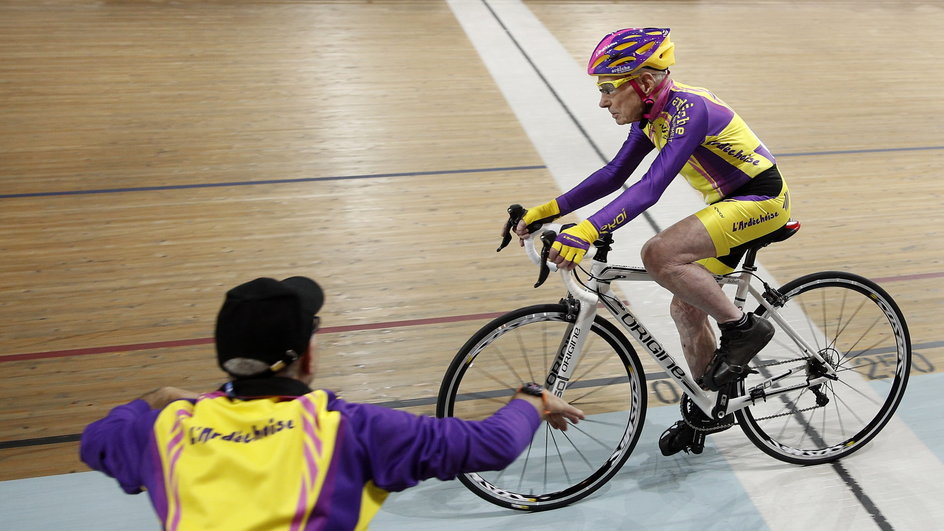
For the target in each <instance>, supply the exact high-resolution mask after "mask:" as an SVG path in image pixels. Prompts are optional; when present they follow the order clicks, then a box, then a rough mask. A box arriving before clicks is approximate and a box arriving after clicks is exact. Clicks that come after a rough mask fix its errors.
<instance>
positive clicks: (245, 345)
mask: <svg viewBox="0 0 944 531" xmlns="http://www.w3.org/2000/svg"><path fill="white" fill-rule="evenodd" d="M323 304H324V292H323V291H322V290H321V287H320V286H318V284H317V283H316V282H315V281H314V280H312V279H310V278H307V277H291V278H286V279H285V280H281V281H279V280H275V279H274V278H264V277H263V278H257V279H255V280H253V281H250V282H246V283H245V284H240V285H239V286H236V287H235V288H233V289H231V290H229V291H228V292H226V300H224V301H223V307H222V308H220V313H219V315H217V318H216V356H217V360H218V362H219V364H220V367H221V368H222V369H223V370H224V371H226V372H227V373H229V374H230V375H232V376H234V377H236V378H240V377H248V376H260V375H266V374H271V373H274V372H277V371H278V370H279V369H281V368H282V367H285V366H286V365H288V364H289V363H291V362H293V361H295V360H297V359H298V358H299V357H301V356H302V355H303V354H304V353H305V351H306V350H307V349H308V344H309V342H310V341H311V335H312V334H313V333H314V332H315V328H316V327H315V324H314V321H315V314H317V313H318V310H320V309H321V306H322V305H323Z"/></svg>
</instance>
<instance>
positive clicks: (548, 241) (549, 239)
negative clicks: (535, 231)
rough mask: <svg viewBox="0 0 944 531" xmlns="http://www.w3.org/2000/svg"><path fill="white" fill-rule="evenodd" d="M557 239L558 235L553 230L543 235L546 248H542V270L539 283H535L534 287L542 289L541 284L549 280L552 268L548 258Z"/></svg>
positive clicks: (542, 238) (542, 240)
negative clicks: (548, 263)
mask: <svg viewBox="0 0 944 531" xmlns="http://www.w3.org/2000/svg"><path fill="white" fill-rule="evenodd" d="M556 239H557V233H556V232H554V231H552V230H546V231H544V232H543V233H541V242H542V243H543V244H544V246H543V247H542V248H541V270H540V272H539V273H538V281H537V282H535V284H534V287H536V288H537V287H540V286H541V284H544V281H545V280H547V277H548V275H550V274H551V268H550V267H549V266H548V265H547V256H548V254H550V252H551V246H552V245H554V240H556Z"/></svg>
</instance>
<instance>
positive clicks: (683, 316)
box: [515, 28, 790, 455]
mask: <svg viewBox="0 0 944 531" xmlns="http://www.w3.org/2000/svg"><path fill="white" fill-rule="evenodd" d="M674 49H675V46H674V44H673V43H672V41H671V40H670V39H669V29H667V28H627V29H621V30H618V31H614V32H613V33H610V34H608V35H607V36H605V37H604V38H603V40H601V41H600V43H599V44H598V45H597V47H596V49H595V50H594V51H593V54H592V55H591V56H590V62H589V64H588V66H587V73H588V74H590V75H591V76H597V86H598V87H599V90H600V102H599V105H600V107H602V108H604V109H606V110H607V111H609V112H610V114H611V115H612V116H613V119H614V120H615V121H616V123H617V124H620V125H626V124H629V125H630V129H629V136H628V137H627V139H626V141H625V142H624V143H623V145H622V147H621V148H620V150H619V152H618V153H617V154H616V156H615V157H614V158H613V159H612V160H611V161H610V162H609V163H607V164H606V166H604V167H603V168H601V169H599V170H597V171H596V172H594V173H593V174H591V175H590V176H589V177H587V178H586V179H585V180H583V182H581V183H580V184H578V185H577V186H575V187H574V188H573V189H571V190H570V191H568V192H566V193H564V194H563V195H560V196H559V197H557V198H555V199H553V200H551V201H549V202H547V203H545V204H543V205H540V206H537V207H534V208H530V209H528V211H527V214H526V215H525V216H524V219H523V220H522V221H521V223H519V224H518V226H517V227H516V228H515V232H516V233H517V234H518V235H519V236H522V237H523V236H526V235H527V234H528V229H527V226H528V225H531V224H532V223H535V222H540V223H543V222H547V221H551V220H553V219H556V218H558V217H560V216H562V215H565V214H568V213H570V212H573V211H575V210H577V209H579V208H581V207H583V206H585V205H588V204H590V203H591V202H593V201H595V200H597V199H600V198H601V197H604V196H606V195H608V194H610V193H612V192H615V191H616V190H617V189H619V188H620V187H621V186H622V185H623V183H625V181H626V180H627V179H628V178H629V176H630V174H632V172H633V171H634V170H635V169H636V167H637V166H638V165H639V164H640V162H641V161H642V159H643V157H644V156H645V155H646V154H647V153H649V152H650V151H651V150H652V149H653V148H656V149H658V150H659V153H658V155H657V156H656V158H655V159H654V160H653V162H652V164H651V165H650V167H649V169H648V171H646V173H645V175H643V177H642V178H641V179H640V180H639V181H638V182H636V183H635V184H633V185H632V186H630V187H628V188H626V189H625V190H624V191H623V192H622V193H621V194H620V195H619V196H618V197H617V198H616V199H614V200H613V201H612V202H610V203H609V204H608V205H606V206H604V207H603V208H602V209H600V210H599V211H598V212H596V213H595V214H593V215H592V216H590V217H589V218H588V219H585V220H583V221H581V222H580V223H578V224H577V225H575V226H572V227H570V228H567V229H565V230H563V231H561V233H560V235H559V236H558V237H557V240H556V241H555V242H554V245H553V249H552V250H551V252H550V256H549V259H550V260H551V261H552V262H554V263H556V264H557V265H558V266H559V267H563V268H565V269H573V268H574V267H575V266H576V265H577V264H579V263H580V261H581V259H582V258H583V256H584V254H585V253H586V251H587V249H588V248H589V246H590V244H591V243H592V242H593V241H594V240H596V239H597V238H598V237H599V236H600V235H601V234H604V233H609V232H612V231H614V230H616V229H618V228H620V227H621V226H623V225H625V224H626V223H627V222H629V221H630V220H632V219H633V218H635V217H636V216H638V215H639V214H641V213H642V212H643V211H645V210H646V209H647V208H649V207H650V206H652V205H654V204H655V203H656V202H657V201H658V200H659V198H660V197H661V195H662V193H663V192H664V191H665V189H666V187H667V186H668V185H669V183H670V182H671V181H672V179H674V178H675V176H676V175H678V174H681V175H682V176H683V177H684V178H685V179H686V180H687V181H688V183H689V184H690V185H691V186H692V187H693V188H695V189H696V190H698V191H699V192H701V193H702V195H703V196H704V199H705V202H706V203H707V204H708V206H707V207H706V208H704V209H702V210H699V211H698V212H695V213H694V214H692V215H689V216H688V217H686V218H684V219H682V220H681V221H679V222H677V223H675V224H674V225H672V226H670V227H668V228H667V229H665V230H663V231H662V232H660V233H659V234H657V235H655V236H654V237H653V238H652V239H650V240H649V241H648V242H646V244H645V245H644V246H643V248H642V260H643V264H644V265H645V267H646V269H647V270H648V271H649V272H650V273H651V275H652V277H653V278H654V280H655V281H656V282H658V283H659V284H660V285H661V286H663V287H665V288H666V289H668V290H669V291H671V292H672V293H673V295H674V296H673V299H672V303H671V307H670V311H671V315H672V319H673V320H674V321H675V324H676V327H677V328H678V331H679V335H680V338H681V341H682V349H683V352H684V353H685V359H686V361H687V362H688V366H689V368H690V370H691V371H692V373H693V377H695V378H696V380H697V381H699V383H700V384H701V385H702V386H704V387H705V388H707V389H710V390H718V389H721V388H723V387H724V386H725V385H727V384H728V383H730V382H733V381H736V380H737V379H738V378H740V377H742V376H743V375H744V373H745V372H746V371H747V363H748V362H749V361H750V360H751V359H752V358H753V357H754V356H755V355H757V353H758V352H759V351H760V350H761V349H762V348H763V347H764V346H765V345H766V344H767V343H768V342H769V341H770V339H771V337H773V333H774V331H773V326H772V325H771V324H770V323H768V322H767V321H766V320H764V319H757V318H755V317H754V315H753V314H745V313H744V312H742V311H741V310H740V309H738V308H737V306H735V305H734V304H733V303H732V302H731V300H730V299H729V298H728V297H727V296H726V295H725V294H724V293H723V292H722V290H721V287H720V286H719V284H718V283H717V282H716V280H715V277H714V275H715V274H725V273H729V272H731V271H733V270H734V268H735V267H736V266H737V264H738V262H739V261H740V259H741V257H742V256H743V254H744V252H745V251H746V249H745V244H748V243H749V242H751V241H753V240H756V239H757V238H760V237H762V236H765V235H767V234H769V233H771V232H774V231H775V230H777V229H779V228H781V227H782V226H783V225H784V224H786V222H787V221H788V220H789V217H790V199H789V194H788V191H787V186H786V183H785V182H784V179H783V178H782V177H781V175H780V172H779V170H778V169H777V166H776V161H775V159H774V157H773V155H771V153H770V151H768V150H767V147H766V146H764V144H763V143H762V142H761V141H760V140H759V139H758V138H757V136H756V135H755V134H754V133H753V131H751V130H750V128H749V127H748V126H747V124H745V123H744V121H743V120H742V119H741V118H740V116H738V115H737V113H735V112H734V111H733V110H732V109H731V108H730V107H728V106H727V105H726V104H725V103H724V102H722V101H721V100H720V99H719V98H718V97H717V96H715V95H714V94H713V93H711V92H709V91H708V90H706V89H704V88H698V87H693V86H688V85H683V84H682V83H678V82H676V81H675V80H674V79H672V76H671V74H670V72H669V67H670V66H672V65H673V64H675V55H674ZM708 316H711V317H712V318H713V319H714V320H715V321H716V322H717V323H718V328H719V329H720V331H721V338H720V346H719V347H718V348H717V349H716V348H715V346H716V342H715V341H716V337H715V333H714V330H713V329H712V327H711V325H710V324H709V321H708ZM696 409H697V408H696ZM703 441H704V434H703V433H702V434H699V433H697V432H696V431H695V430H693V429H692V428H691V427H690V426H689V425H688V424H687V423H686V422H685V421H684V419H683V420H681V421H679V422H676V423H675V424H674V425H673V426H672V427H670V428H669V429H668V430H666V432H665V433H663V435H662V438H661V439H660V447H661V449H662V452H663V454H665V455H672V454H675V453H677V452H679V451H681V450H686V451H691V452H694V453H700V452H701V449H702V444H703Z"/></svg>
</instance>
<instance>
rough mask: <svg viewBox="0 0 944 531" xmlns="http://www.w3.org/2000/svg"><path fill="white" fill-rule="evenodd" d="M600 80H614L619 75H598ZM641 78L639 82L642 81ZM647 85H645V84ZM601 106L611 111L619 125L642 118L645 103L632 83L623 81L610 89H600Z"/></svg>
mask: <svg viewBox="0 0 944 531" xmlns="http://www.w3.org/2000/svg"><path fill="white" fill-rule="evenodd" d="M598 78H599V79H598V82H600V83H603V82H606V81H613V80H616V79H619V78H620V77H619V76H598ZM642 81H643V78H640V79H639V80H638V82H642ZM643 86H644V87H645V85H643ZM600 107H602V108H604V109H606V110H608V111H610V115H611V116H613V119H614V120H616V123H617V124H619V125H626V124H629V123H633V122H638V121H639V120H642V112H643V105H642V100H641V99H639V95H638V94H636V91H635V90H633V87H632V85H630V83H623V84H622V85H620V86H619V87H618V88H616V89H614V90H612V91H609V90H606V89H605V87H601V90H600Z"/></svg>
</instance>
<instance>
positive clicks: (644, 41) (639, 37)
mask: <svg viewBox="0 0 944 531" xmlns="http://www.w3.org/2000/svg"><path fill="white" fill-rule="evenodd" d="M674 50H675V45H674V44H672V41H670V40H669V28H626V29H621V30H617V31H614V32H613V33H610V34H609V35H607V36H606V37H603V40H602V41H600V44H598V45H597V47H596V49H595V50H593V54H592V55H591V56H590V63H589V64H587V73H588V74H590V75H591V76H619V75H624V74H631V73H633V72H635V71H637V70H639V69H640V68H643V67H649V68H655V69H656V70H665V69H666V68H668V67H670V66H672V65H673V64H675V51H674Z"/></svg>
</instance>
